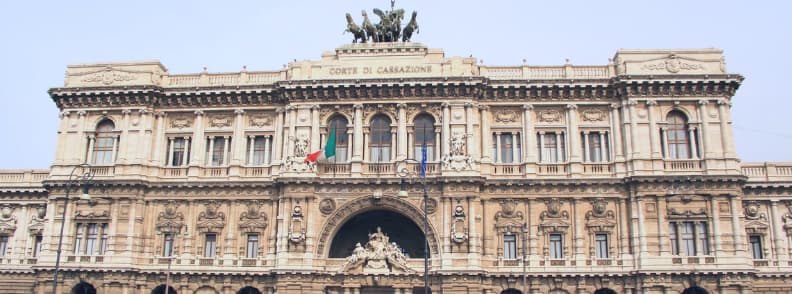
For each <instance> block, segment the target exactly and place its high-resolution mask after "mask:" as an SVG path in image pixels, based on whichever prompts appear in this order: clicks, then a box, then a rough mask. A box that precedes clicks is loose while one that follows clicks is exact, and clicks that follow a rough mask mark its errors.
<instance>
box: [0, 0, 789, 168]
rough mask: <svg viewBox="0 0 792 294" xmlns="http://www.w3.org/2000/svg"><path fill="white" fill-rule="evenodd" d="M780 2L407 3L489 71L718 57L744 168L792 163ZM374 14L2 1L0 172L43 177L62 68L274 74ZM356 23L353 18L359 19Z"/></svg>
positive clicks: (427, 27) (335, 5) (284, 7)
mask: <svg viewBox="0 0 792 294" xmlns="http://www.w3.org/2000/svg"><path fill="white" fill-rule="evenodd" d="M789 3H791V2H790V1H635V0H633V1H497V0H490V1H417V0H399V1H397V3H396V5H397V6H399V7H402V8H405V10H407V11H412V10H418V12H419V13H418V22H419V24H420V27H421V33H420V34H418V35H416V36H415V37H414V38H413V40H414V41H416V42H422V43H424V44H426V45H428V46H429V47H433V48H443V49H444V50H445V52H446V55H447V56H455V55H458V56H468V55H471V54H472V55H473V56H475V57H477V58H479V59H482V60H484V62H485V63H486V64H490V65H510V64H520V63H522V59H526V60H527V62H528V63H529V64H535V65H559V64H562V63H563V62H564V59H565V58H570V59H571V61H572V63H573V64H605V63H607V61H608V58H609V57H612V56H613V54H614V53H615V52H616V50H617V49H619V48H693V47H717V48H721V49H723V50H724V51H725V55H726V62H727V64H728V70H729V72H733V73H740V74H742V75H744V76H745V77H746V80H745V82H744V83H743V85H742V87H741V88H740V90H739V91H738V92H737V95H736V96H735V97H734V100H733V102H734V105H733V108H732V111H733V118H734V126H735V136H736V138H737V151H738V154H739V156H740V157H741V158H742V159H743V161H792V151H791V150H792V149H790V148H789V147H788V146H789V145H790V143H792V128H790V127H789V125H790V121H791V120H790V109H792V107H790V106H792V102H790V98H792V95H790V94H789V93H788V92H786V91H787V88H786V87H784V86H785V85H787V84H788V79H789V75H788V74H787V72H788V71H789V70H790V69H792V61H790V60H791V59H790V52H792V41H790V35H792V34H791V33H790V28H792V20H790V15H789V14H790V13H792V4H789ZM388 6H389V1H388V0H377V1H361V0H357V1H351V0H350V1H301V0H292V1H262V0H258V1H142V0H136V1H2V2H0V37H2V46H0V65H2V70H0V131H2V134H3V135H4V136H3V138H5V140H6V141H5V142H4V143H3V144H0V154H2V155H0V168H2V169H17V168H47V167H49V165H50V164H51V162H52V159H53V156H54V152H55V143H56V131H57V127H58V110H57V108H56V107H55V104H54V103H53V102H52V101H51V99H50V98H49V96H48V95H47V89H49V88H50V87H56V86H62V85H63V74H64V71H65V69H66V65H67V64H72V63H89V62H101V61H135V60H150V59H158V60H160V61H161V62H162V63H163V64H164V65H165V66H166V67H168V69H169V70H170V72H171V73H190V72H199V71H200V70H201V68H202V67H203V66H206V67H208V69H209V71H213V72H218V71H223V72H225V71H239V70H240V69H241V68H242V66H243V65H247V67H248V70H275V69H279V68H281V66H282V64H285V63H287V62H288V61H290V60H293V59H298V60H304V59H319V58H320V56H321V53H322V52H323V51H328V50H332V49H333V48H335V47H337V46H339V45H342V44H345V43H348V42H349V41H350V40H351V37H350V35H342V34H341V32H342V31H343V30H344V28H345V20H344V13H346V12H351V13H352V14H353V15H355V16H357V15H360V10H362V9H366V10H369V11H370V10H371V9H372V8H374V7H378V8H387V7H388ZM358 21H359V19H358Z"/></svg>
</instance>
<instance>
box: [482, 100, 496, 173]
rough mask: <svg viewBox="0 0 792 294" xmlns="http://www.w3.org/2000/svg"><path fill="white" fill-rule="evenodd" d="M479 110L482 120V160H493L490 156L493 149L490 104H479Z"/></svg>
mask: <svg viewBox="0 0 792 294" xmlns="http://www.w3.org/2000/svg"><path fill="white" fill-rule="evenodd" d="M479 110H480V112H481V114H480V115H479V118H480V121H481V161H482V162H492V160H493V159H492V158H490V150H492V142H490V141H491V140H492V133H491V132H490V127H489V124H490V120H489V119H490V118H489V106H487V105H479Z"/></svg>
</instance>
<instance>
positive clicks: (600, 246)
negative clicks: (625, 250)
mask: <svg viewBox="0 0 792 294" xmlns="http://www.w3.org/2000/svg"><path fill="white" fill-rule="evenodd" d="M594 242H595V243H594V251H595V254H596V256H597V258H603V259H604V258H608V234H596V235H594Z"/></svg>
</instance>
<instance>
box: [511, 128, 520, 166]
mask: <svg viewBox="0 0 792 294" xmlns="http://www.w3.org/2000/svg"><path fill="white" fill-rule="evenodd" d="M510 135H511V138H512V163H520V159H521V158H520V157H521V156H520V153H517V144H518V141H519V140H518V139H517V135H518V133H511V134H510Z"/></svg>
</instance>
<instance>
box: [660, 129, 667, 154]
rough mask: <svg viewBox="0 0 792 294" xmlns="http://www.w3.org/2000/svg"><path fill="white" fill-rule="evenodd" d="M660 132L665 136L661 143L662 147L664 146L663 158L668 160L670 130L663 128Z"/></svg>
mask: <svg viewBox="0 0 792 294" xmlns="http://www.w3.org/2000/svg"><path fill="white" fill-rule="evenodd" d="M660 132H662V134H663V136H662V137H661V142H660V145H661V146H663V158H668V128H667V127H662V128H660Z"/></svg>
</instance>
